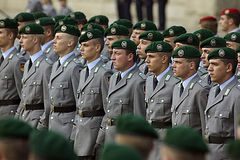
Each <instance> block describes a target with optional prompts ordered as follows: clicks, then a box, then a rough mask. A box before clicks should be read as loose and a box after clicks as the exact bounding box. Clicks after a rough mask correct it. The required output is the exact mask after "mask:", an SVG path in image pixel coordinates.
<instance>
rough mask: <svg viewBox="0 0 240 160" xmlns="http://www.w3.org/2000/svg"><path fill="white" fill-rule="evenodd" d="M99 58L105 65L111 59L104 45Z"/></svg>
mask: <svg viewBox="0 0 240 160" xmlns="http://www.w3.org/2000/svg"><path fill="white" fill-rule="evenodd" d="M101 58H102V59H103V62H104V63H107V62H108V61H109V60H110V59H111V53H110V52H109V51H108V47H107V45H105V44H104V47H103V50H102V52H101Z"/></svg>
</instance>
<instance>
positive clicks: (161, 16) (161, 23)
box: [158, 0, 167, 31]
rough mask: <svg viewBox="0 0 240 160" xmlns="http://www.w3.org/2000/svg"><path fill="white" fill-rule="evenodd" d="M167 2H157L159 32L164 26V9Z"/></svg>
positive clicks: (165, 0)
mask: <svg viewBox="0 0 240 160" xmlns="http://www.w3.org/2000/svg"><path fill="white" fill-rule="evenodd" d="M166 4H167V0H158V17H159V30H161V31H162V30H164V29H165V25H166V23H165V22H166V14H165V8H166Z"/></svg>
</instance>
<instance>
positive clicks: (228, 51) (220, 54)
mask: <svg viewBox="0 0 240 160" xmlns="http://www.w3.org/2000/svg"><path fill="white" fill-rule="evenodd" d="M207 58H208V60H210V59H237V53H236V51H235V50H233V49H232V48H228V47H223V48H218V49H215V50H214V51H212V52H211V53H210V54H209V55H208V57H207Z"/></svg>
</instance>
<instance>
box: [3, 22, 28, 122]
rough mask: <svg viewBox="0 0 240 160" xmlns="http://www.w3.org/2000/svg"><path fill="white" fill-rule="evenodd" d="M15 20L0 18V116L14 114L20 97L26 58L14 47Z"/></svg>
mask: <svg viewBox="0 0 240 160" xmlns="http://www.w3.org/2000/svg"><path fill="white" fill-rule="evenodd" d="M17 26H18V24H17V22H16V21H15V20H13V19H8V18H6V19H1V20H0V48H1V50H2V52H3V53H2V55H1V61H0V62H1V63H0V93H1V94H0V95H1V96H0V117H1V118H4V117H8V116H14V115H15V113H16V111H17V108H18V105H19V103H20V97H21V89H22V84H21V79H22V76H23V68H24V67H23V66H24V64H25V62H26V60H25V59H24V58H23V56H21V55H20V54H19V53H18V51H17V49H16V48H15V47H14V41H15V39H16V37H17V34H18V30H17Z"/></svg>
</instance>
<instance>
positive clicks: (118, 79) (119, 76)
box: [116, 72, 122, 85]
mask: <svg viewBox="0 0 240 160" xmlns="http://www.w3.org/2000/svg"><path fill="white" fill-rule="evenodd" d="M121 79H122V77H121V73H120V72H119V73H118V76H117V82H116V85H117V84H118V82H119V81H120V80H121Z"/></svg>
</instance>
